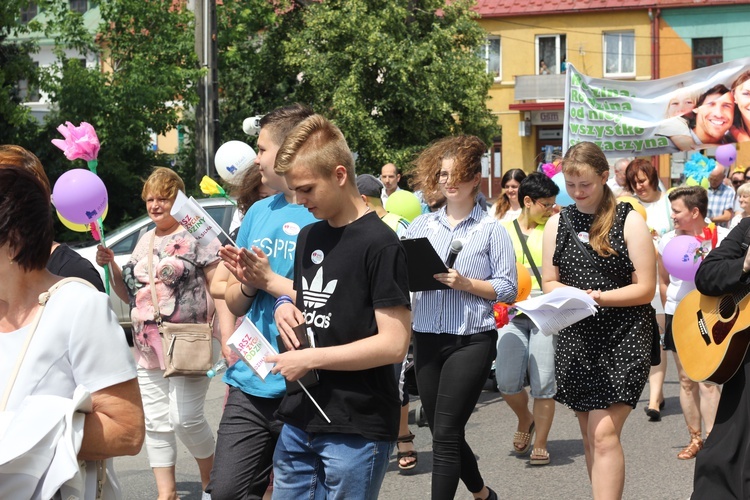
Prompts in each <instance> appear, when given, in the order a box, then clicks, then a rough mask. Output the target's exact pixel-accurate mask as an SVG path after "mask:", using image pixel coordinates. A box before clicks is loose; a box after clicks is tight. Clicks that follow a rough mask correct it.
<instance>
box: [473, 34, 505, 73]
mask: <svg viewBox="0 0 750 500" xmlns="http://www.w3.org/2000/svg"><path fill="white" fill-rule="evenodd" d="M479 55H480V57H481V58H482V59H484V62H485V68H486V70H487V73H489V74H490V75H492V77H493V78H494V79H495V80H500V79H501V78H502V73H501V72H500V67H501V66H500V37H499V36H488V37H487V42H486V43H485V44H484V45H482V46H481V47H479Z"/></svg>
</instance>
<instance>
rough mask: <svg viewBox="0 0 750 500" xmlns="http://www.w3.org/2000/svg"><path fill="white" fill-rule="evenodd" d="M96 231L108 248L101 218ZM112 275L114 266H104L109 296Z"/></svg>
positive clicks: (105, 285)
mask: <svg viewBox="0 0 750 500" xmlns="http://www.w3.org/2000/svg"><path fill="white" fill-rule="evenodd" d="M94 161H96V160H94ZM96 229H97V230H98V231H99V241H100V242H101V244H102V246H103V247H105V248H106V246H107V242H106V240H105V239H104V223H103V222H102V218H101V217H99V218H98V219H96ZM111 274H112V264H111V263H110V264H107V265H106V266H104V290H105V291H106V292H107V295H111V294H110V288H109V279H110V275H111Z"/></svg>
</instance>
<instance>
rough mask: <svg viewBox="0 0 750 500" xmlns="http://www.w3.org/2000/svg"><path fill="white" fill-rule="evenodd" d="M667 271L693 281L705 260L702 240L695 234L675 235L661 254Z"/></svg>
mask: <svg viewBox="0 0 750 500" xmlns="http://www.w3.org/2000/svg"><path fill="white" fill-rule="evenodd" d="M661 259H662V262H663V263H664V267H665V268H666V270H667V272H668V273H669V274H671V275H672V276H674V277H675V278H679V279H681V280H684V281H693V280H694V279H695V272H696V271H697V270H698V266H700V265H701V262H703V256H702V255H701V242H700V241H698V239H697V238H696V237H695V236H689V235H687V234H683V235H681V236H675V237H674V238H672V240H671V241H670V242H669V243H667V244H666V246H665V247H664V251H663V252H662V256H661Z"/></svg>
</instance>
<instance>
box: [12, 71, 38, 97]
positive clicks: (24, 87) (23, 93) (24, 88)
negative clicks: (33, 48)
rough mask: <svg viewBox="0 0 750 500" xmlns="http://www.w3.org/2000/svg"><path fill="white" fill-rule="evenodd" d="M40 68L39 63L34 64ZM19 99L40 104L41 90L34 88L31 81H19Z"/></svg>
mask: <svg viewBox="0 0 750 500" xmlns="http://www.w3.org/2000/svg"><path fill="white" fill-rule="evenodd" d="M34 64H35V66H36V67H37V68H39V63H34ZM17 88H18V99H19V100H20V101H21V102H39V89H38V88H36V87H34V86H32V85H31V84H30V83H29V80H27V79H23V80H19V81H18V87H17Z"/></svg>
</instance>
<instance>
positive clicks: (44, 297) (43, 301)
mask: <svg viewBox="0 0 750 500" xmlns="http://www.w3.org/2000/svg"><path fill="white" fill-rule="evenodd" d="M72 281H75V282H78V283H83V284H84V285H87V286H89V287H91V288H93V289H94V290H96V287H95V286H94V285H92V284H91V283H89V282H88V281H86V280H82V279H81V278H63V279H61V280H60V281H58V282H57V283H55V284H54V285H52V286H51V287H50V288H49V290H47V291H46V292H42V293H40V294H39V305H40V306H41V307H40V308H39V310H38V311H37V312H36V314H35V315H34V319H33V321H32V322H31V325H30V329H29V333H28V334H27V335H26V339H25V340H24V343H23V345H22V346H21V352H20V353H18V358H17V359H16V364H15V366H13V371H12V372H11V374H10V379H9V380H8V385H7V386H6V387H5V391H4V392H3V399H2V401H0V412H2V411H5V407H6V406H7V405H8V400H9V399H10V392H11V391H12V390H13V386H14V385H15V383H16V378H17V377H18V372H19V371H20V370H21V365H22V364H23V360H24V358H25V357H26V351H28V350H29V344H31V339H32V338H33V337H34V333H36V327H37V326H39V321H40V320H41V319H42V313H43V312H44V306H46V305H47V301H48V300H49V298H50V297H51V296H52V294H53V293H55V292H56V291H57V290H59V289H60V287H61V286H63V285H65V284H66V283H70V282H72Z"/></svg>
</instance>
